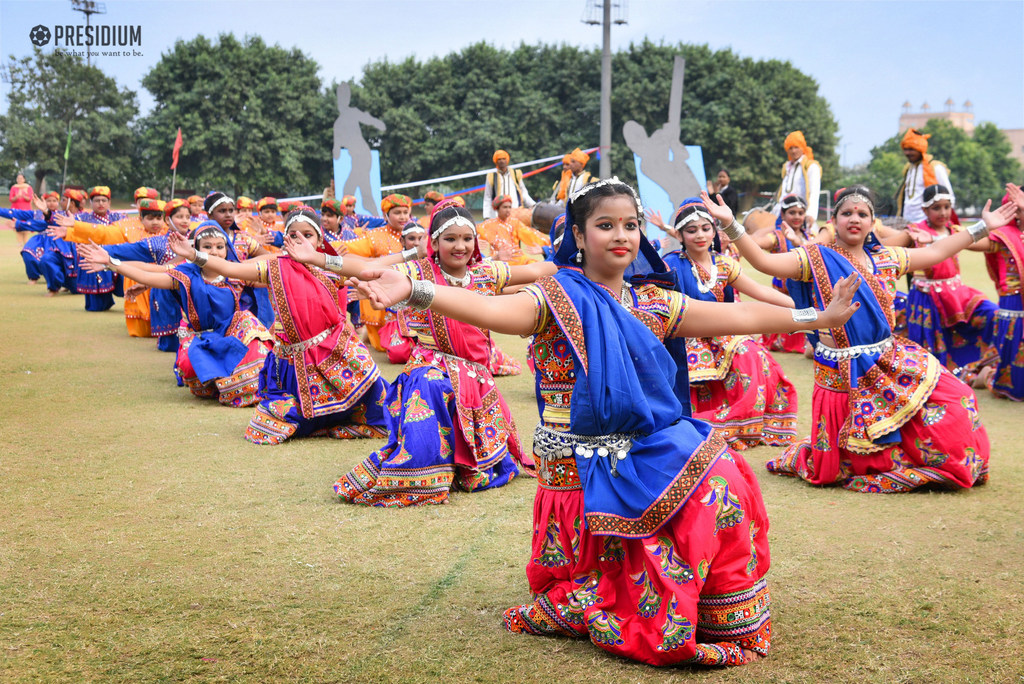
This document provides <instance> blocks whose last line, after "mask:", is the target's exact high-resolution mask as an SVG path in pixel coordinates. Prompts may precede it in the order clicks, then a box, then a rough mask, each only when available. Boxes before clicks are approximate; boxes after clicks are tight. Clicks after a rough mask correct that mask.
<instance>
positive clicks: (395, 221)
mask: <svg viewBox="0 0 1024 684" xmlns="http://www.w3.org/2000/svg"><path fill="white" fill-rule="evenodd" d="M411 213H412V210H411V209H410V208H409V207H392V208H391V211H389V212H388V225H389V226H391V227H392V228H395V229H397V230H398V231H399V232H401V230H402V228H405V224H406V223H408V222H409V214H411Z"/></svg>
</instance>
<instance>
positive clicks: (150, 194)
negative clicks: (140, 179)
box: [132, 186, 160, 201]
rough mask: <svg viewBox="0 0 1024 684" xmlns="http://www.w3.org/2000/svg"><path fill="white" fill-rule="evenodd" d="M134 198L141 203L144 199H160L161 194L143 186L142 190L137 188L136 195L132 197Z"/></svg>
mask: <svg viewBox="0 0 1024 684" xmlns="http://www.w3.org/2000/svg"><path fill="white" fill-rule="evenodd" d="M132 197H133V198H134V199H135V201H139V200H140V199H142V198H143V197H147V198H149V199H160V193H158V192H157V191H156V190H154V189H153V188H147V187H145V186H143V187H141V188H136V190H135V194H134V195H132Z"/></svg>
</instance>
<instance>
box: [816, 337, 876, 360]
mask: <svg viewBox="0 0 1024 684" xmlns="http://www.w3.org/2000/svg"><path fill="white" fill-rule="evenodd" d="M892 345H893V338H892V336H889V337H887V338H885V339H884V340H882V341H881V342H875V343H874V344H858V345H855V346H853V347H840V348H838V349H837V348H835V347H830V346H828V345H827V344H825V343H823V342H820V341H819V342H818V344H817V346H816V347H815V348H814V355H815V356H820V357H821V358H823V359H828V360H829V361H839V360H840V359H854V358H857V357H858V356H861V355H862V354H881V353H882V352H884V351H885V350H886V349H888V348H889V347H891V346H892Z"/></svg>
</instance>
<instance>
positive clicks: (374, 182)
mask: <svg viewBox="0 0 1024 684" xmlns="http://www.w3.org/2000/svg"><path fill="white" fill-rule="evenodd" d="M370 158H371V159H370V194H371V195H372V196H373V201H374V203H375V205H374V206H373V207H364V206H363V193H362V188H359V189H357V191H356V192H355V193H354V194H355V198H356V213H357V214H367V215H369V216H379V215H380V200H381V194H380V152H379V151H378V150H371V151H370ZM350 173H352V156H351V155H350V154H349V152H348V150H347V149H345V148H341V150H339V155H338V158H337V159H335V160H334V192H335V193H336V194H337V196H338V199H341V197H342V195H344V194H345V181H346V180H348V176H349V174H350Z"/></svg>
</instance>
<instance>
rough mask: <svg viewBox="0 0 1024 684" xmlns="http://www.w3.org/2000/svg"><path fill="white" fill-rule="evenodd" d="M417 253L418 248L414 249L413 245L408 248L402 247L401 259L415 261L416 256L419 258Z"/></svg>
mask: <svg viewBox="0 0 1024 684" xmlns="http://www.w3.org/2000/svg"><path fill="white" fill-rule="evenodd" d="M419 255H420V251H419V250H418V249H416V248H415V247H410V248H409V249H403V250H402V261H415V260H416V259H417V258H419Z"/></svg>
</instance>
